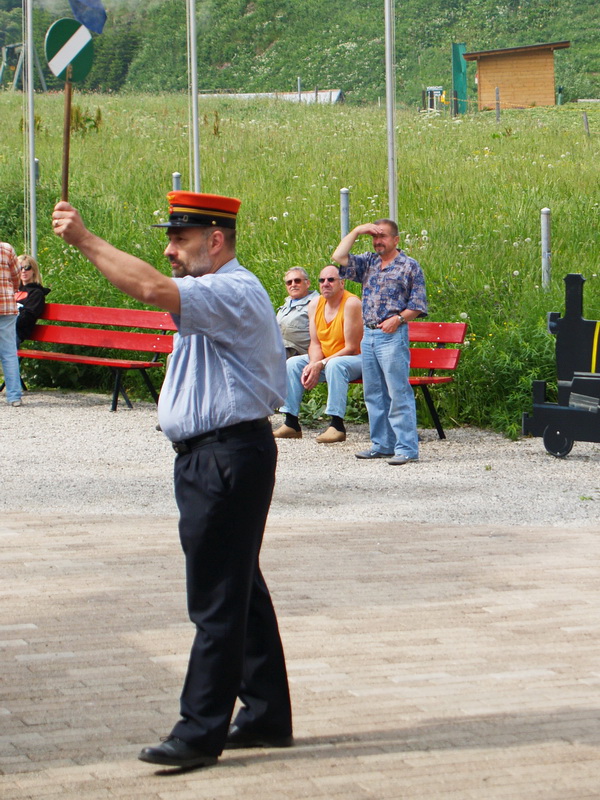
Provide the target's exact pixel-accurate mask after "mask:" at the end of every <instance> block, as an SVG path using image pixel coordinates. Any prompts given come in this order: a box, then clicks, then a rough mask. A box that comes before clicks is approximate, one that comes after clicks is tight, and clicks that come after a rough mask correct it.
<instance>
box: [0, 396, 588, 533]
mask: <svg viewBox="0 0 600 800" xmlns="http://www.w3.org/2000/svg"><path fill="white" fill-rule="evenodd" d="M109 407H110V398H109V397H108V396H105V395H88V394H75V393H68V394H65V393H58V392H33V393H31V394H28V395H26V396H25V399H24V402H23V406H22V407H21V408H11V407H8V406H6V405H5V403H4V402H3V401H1V402H0V452H1V454H2V490H1V494H0V511H5V512H8V511H10V512H27V513H52V514H64V513H77V514H128V515H132V514H149V515H151V516H165V515H167V516H168V515H176V513H177V510H176V507H175V502H174V499H173V493H172V478H171V470H172V462H173V456H174V454H173V451H172V449H171V447H170V444H169V442H168V441H167V440H166V439H165V437H164V436H163V434H162V433H160V432H158V431H157V430H156V429H155V425H156V409H155V406H154V405H152V404H149V403H136V404H135V406H134V408H133V409H132V410H128V409H127V408H126V407H125V406H121V405H119V410H118V411H117V413H114V414H113V413H110V411H109ZM279 422H280V418H279V416H278V415H275V416H274V418H273V423H274V425H275V426H277V425H278V424H279ZM316 433H317V431H312V430H307V429H305V431H304V438H303V439H301V440H290V441H287V440H285V441H280V442H279V467H278V473H277V486H276V490H275V496H274V499H273V504H272V507H271V517H273V518H277V519H279V520H284V519H288V518H289V519H290V520H291V519H294V518H302V519H304V520H315V521H317V520H336V519H339V520H357V521H358V520H372V521H374V522H375V521H381V522H385V521H392V520H398V521H403V522H411V523H435V524H440V523H442V524H443V523H446V524H448V525H460V524H468V525H477V524H482V525H488V524H489V525H548V526H559V527H563V528H578V527H582V526H585V527H588V528H589V527H592V528H599V529H600V524H599V522H598V517H599V516H600V515H599V506H600V446H599V445H597V444H589V443H585V442H576V443H575V446H574V448H573V451H572V452H571V454H570V455H569V456H568V457H567V458H565V459H557V458H554V457H553V456H550V455H548V454H547V453H546V451H545V449H544V446H543V444H542V441H541V439H522V440H520V441H517V442H511V441H509V440H508V439H505V438H503V437H502V436H500V435H498V434H495V433H490V432H488V431H483V430H479V429H475V428H460V429H456V430H449V431H447V437H448V438H447V439H446V440H444V441H440V440H438V438H437V434H436V432H435V430H422V431H420V435H421V440H422V443H421V458H420V460H419V462H417V463H413V464H408V465H406V466H402V467H391V466H389V465H388V464H387V463H386V462H385V461H384V460H378V461H359V460H357V459H356V458H354V453H355V452H357V451H358V450H362V449H365V448H366V447H368V445H369V438H368V428H367V426H360V425H358V426H350V427H349V429H348V440H347V441H346V442H345V443H343V444H336V445H319V444H317V443H316V442H315V440H314V437H315V435H316Z"/></svg>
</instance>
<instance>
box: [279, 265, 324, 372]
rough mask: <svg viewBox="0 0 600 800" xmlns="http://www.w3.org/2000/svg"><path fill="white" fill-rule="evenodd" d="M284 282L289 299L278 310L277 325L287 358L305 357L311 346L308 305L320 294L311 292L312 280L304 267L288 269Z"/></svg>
mask: <svg viewBox="0 0 600 800" xmlns="http://www.w3.org/2000/svg"><path fill="white" fill-rule="evenodd" d="M283 280H284V282H285V286H286V289H287V293H288V297H287V298H286V300H285V302H284V304H283V305H282V306H280V307H279V308H278V309H277V324H278V325H279V328H280V329H281V335H282V336H283V344H284V347H285V355H286V357H287V358H292V356H304V355H306V354H307V353H308V345H309V344H310V332H309V329H308V328H309V325H308V304H309V303H310V301H311V300H313V299H314V298H315V297H318V296H319V293H318V292H311V291H310V278H309V277H308V273H307V272H306V270H305V269H302V267H292V268H291V269H288V271H287V272H286V273H285V275H284V277H283Z"/></svg>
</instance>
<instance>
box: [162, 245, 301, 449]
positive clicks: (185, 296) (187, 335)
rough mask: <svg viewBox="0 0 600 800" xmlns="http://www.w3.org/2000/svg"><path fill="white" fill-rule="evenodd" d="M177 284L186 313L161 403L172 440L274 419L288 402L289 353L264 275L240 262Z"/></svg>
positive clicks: (164, 425) (180, 318)
mask: <svg viewBox="0 0 600 800" xmlns="http://www.w3.org/2000/svg"><path fill="white" fill-rule="evenodd" d="M173 280H174V281H175V283H176V284H177V288H178V289H179V294H180V298H181V311H180V314H179V315H175V314H174V315H173V320H174V322H175V324H176V325H177V330H178V333H176V334H175V336H174V342H173V354H172V356H171V359H170V363H169V368H168V370H167V374H166V376H165V380H164V383H163V387H162V390H161V393H160V399H159V403H158V419H159V423H160V426H161V428H162V430H163V432H164V434H165V436H167V438H168V439H170V440H171V441H173V442H177V441H181V440H183V439H190V438H191V437H192V436H198V435H199V434H201V433H206V432H207V431H212V430H215V429H216V428H223V427H225V426H227V425H235V424H236V423H238V422H244V421H246V420H252V419H259V418H261V417H266V416H269V415H270V414H272V413H273V410H274V409H275V408H279V406H281V405H282V404H283V400H284V397H285V390H286V369H285V350H284V347H283V340H282V338H281V333H280V331H279V326H278V325H277V322H276V319H275V313H274V311H273V306H272V305H271V301H270V299H269V296H268V294H267V293H266V291H265V289H264V288H263V286H262V284H261V283H260V281H259V280H258V278H257V277H256V276H255V275H253V274H252V273H251V272H249V271H248V270H247V269H245V268H244V267H242V266H241V265H240V263H239V262H238V260H237V259H235V258H234V259H232V260H231V261H229V262H228V263H227V264H224V265H223V266H222V267H221V268H220V269H219V270H218V271H217V272H215V273H211V274H209V275H203V276H202V277H200V278H193V277H192V276H190V275H188V276H186V277H185V278H173Z"/></svg>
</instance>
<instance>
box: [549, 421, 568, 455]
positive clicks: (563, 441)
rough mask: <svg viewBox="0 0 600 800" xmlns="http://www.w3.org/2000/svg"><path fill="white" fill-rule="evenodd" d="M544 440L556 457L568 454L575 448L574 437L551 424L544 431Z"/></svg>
mask: <svg viewBox="0 0 600 800" xmlns="http://www.w3.org/2000/svg"><path fill="white" fill-rule="evenodd" d="M543 441H544V447H545V448H546V450H547V451H548V452H549V453H550V455H552V456H556V458H564V457H565V456H568V455H569V453H570V452H571V450H572V449H573V439H570V438H569V437H568V436H567V435H566V434H564V433H563V432H562V431H560V430H557V429H556V428H553V427H552V426H550V425H548V427H547V428H546V430H545V431H544V434H543Z"/></svg>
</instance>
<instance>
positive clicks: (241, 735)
mask: <svg viewBox="0 0 600 800" xmlns="http://www.w3.org/2000/svg"><path fill="white" fill-rule="evenodd" d="M293 744H294V737H293V736H292V735H291V734H290V735H289V736H274V735H273V734H269V733H265V734H263V733H260V732H259V731H252V730H244V728H239V727H238V726H237V725H236V724H235V723H233V724H231V725H230V726H229V732H228V734H227V739H226V741H225V750H235V749H240V750H241V749H242V748H245V747H292V745H293Z"/></svg>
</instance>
